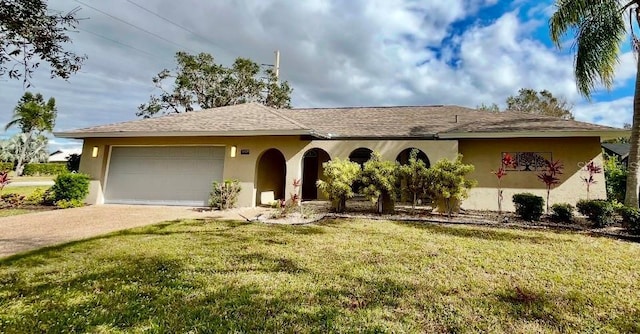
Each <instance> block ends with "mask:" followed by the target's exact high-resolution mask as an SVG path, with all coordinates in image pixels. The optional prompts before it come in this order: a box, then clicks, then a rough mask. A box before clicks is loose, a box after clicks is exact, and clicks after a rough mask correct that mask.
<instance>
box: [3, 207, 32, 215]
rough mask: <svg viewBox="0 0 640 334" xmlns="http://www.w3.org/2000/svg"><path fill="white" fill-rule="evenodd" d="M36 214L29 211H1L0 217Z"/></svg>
mask: <svg viewBox="0 0 640 334" xmlns="http://www.w3.org/2000/svg"><path fill="white" fill-rule="evenodd" d="M30 212H34V210H29V209H0V217H8V216H17V215H23V214H25V213H30Z"/></svg>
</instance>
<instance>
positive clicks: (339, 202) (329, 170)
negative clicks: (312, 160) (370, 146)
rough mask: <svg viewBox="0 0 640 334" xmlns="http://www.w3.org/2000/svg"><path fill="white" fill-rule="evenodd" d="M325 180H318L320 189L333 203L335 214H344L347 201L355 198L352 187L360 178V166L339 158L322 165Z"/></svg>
mask: <svg viewBox="0 0 640 334" xmlns="http://www.w3.org/2000/svg"><path fill="white" fill-rule="evenodd" d="M322 167H323V168H324V173H323V175H324V180H318V181H317V183H316V185H317V186H318V189H320V191H322V192H323V193H325V195H327V197H329V201H331V207H332V209H333V210H334V211H335V212H344V210H345V208H346V202H347V199H349V198H351V197H353V196H354V195H355V193H354V192H353V189H352V185H353V183H354V182H355V181H356V180H357V179H358V178H359V177H360V172H361V169H360V165H359V164H358V163H357V162H353V161H349V160H341V159H339V158H336V159H333V160H330V161H327V162H325V163H323V164H322Z"/></svg>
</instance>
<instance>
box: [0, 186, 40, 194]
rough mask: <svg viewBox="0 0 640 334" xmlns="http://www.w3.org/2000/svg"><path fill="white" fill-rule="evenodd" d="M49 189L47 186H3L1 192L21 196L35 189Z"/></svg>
mask: <svg viewBox="0 0 640 334" xmlns="http://www.w3.org/2000/svg"><path fill="white" fill-rule="evenodd" d="M38 188H40V189H43V190H47V189H49V186H25V187H4V189H3V190H2V194H12V193H13V194H20V195H23V196H29V195H31V193H32V192H33V191H34V190H36V189H38Z"/></svg>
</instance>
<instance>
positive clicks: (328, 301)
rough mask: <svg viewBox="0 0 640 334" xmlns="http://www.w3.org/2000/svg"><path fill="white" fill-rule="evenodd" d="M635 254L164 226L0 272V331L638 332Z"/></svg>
mask: <svg viewBox="0 0 640 334" xmlns="http://www.w3.org/2000/svg"><path fill="white" fill-rule="evenodd" d="M638 254H640V245H638V244H634V243H629V242H623V241H618V240H612V239H607V238H596V237H590V236H587V235H581V234H572V233H554V232H544V231H525V230H508V229H491V228H483V227H467V226H442V225H427V224H407V223H395V222H372V221H366V220H351V221H345V220H339V221H328V222H325V223H323V224H320V225H317V226H279V225H264V224H247V223H236V222H217V221H199V220H192V221H175V222H168V223H163V224H159V225H154V226H149V227H145V228H138V229H133V230H128V231H124V232H119V233H115V234H111V235H107V236H102V237H98V238H95V239H92V240H87V241H82V242H75V243H72V244H68V245H63V246H58V247H52V248H48V249H43V250H39V251H35V252H32V253H28V254H23V255H18V256H14V257H11V258H8V259H4V260H0V332H3V333H25V332H37V333H40V332H102V333H108V332H113V333H123V332H133V333H136V332H174V333H176V332H193V333H198V332H222V333H227V332H252V331H260V332H301V333H304V332H369V333H374V332H508V333H518V332H521V333H545V332H597V331H604V332H639V331H640V290H639V284H640V283H639V282H640V270H638Z"/></svg>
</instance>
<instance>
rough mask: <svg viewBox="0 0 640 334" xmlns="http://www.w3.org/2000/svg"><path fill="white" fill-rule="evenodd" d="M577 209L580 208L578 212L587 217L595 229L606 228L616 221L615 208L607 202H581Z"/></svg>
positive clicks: (599, 200) (594, 200) (595, 200)
mask: <svg viewBox="0 0 640 334" xmlns="http://www.w3.org/2000/svg"><path fill="white" fill-rule="evenodd" d="M576 208H578V212H580V213H581V214H583V215H585V216H587V219H589V221H591V222H592V223H593V224H594V227H597V228H600V227H606V226H609V225H611V224H613V223H614V221H615V217H614V209H613V206H612V205H611V203H610V202H607V201H605V200H601V199H592V200H580V201H578V203H577V204H576Z"/></svg>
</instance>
